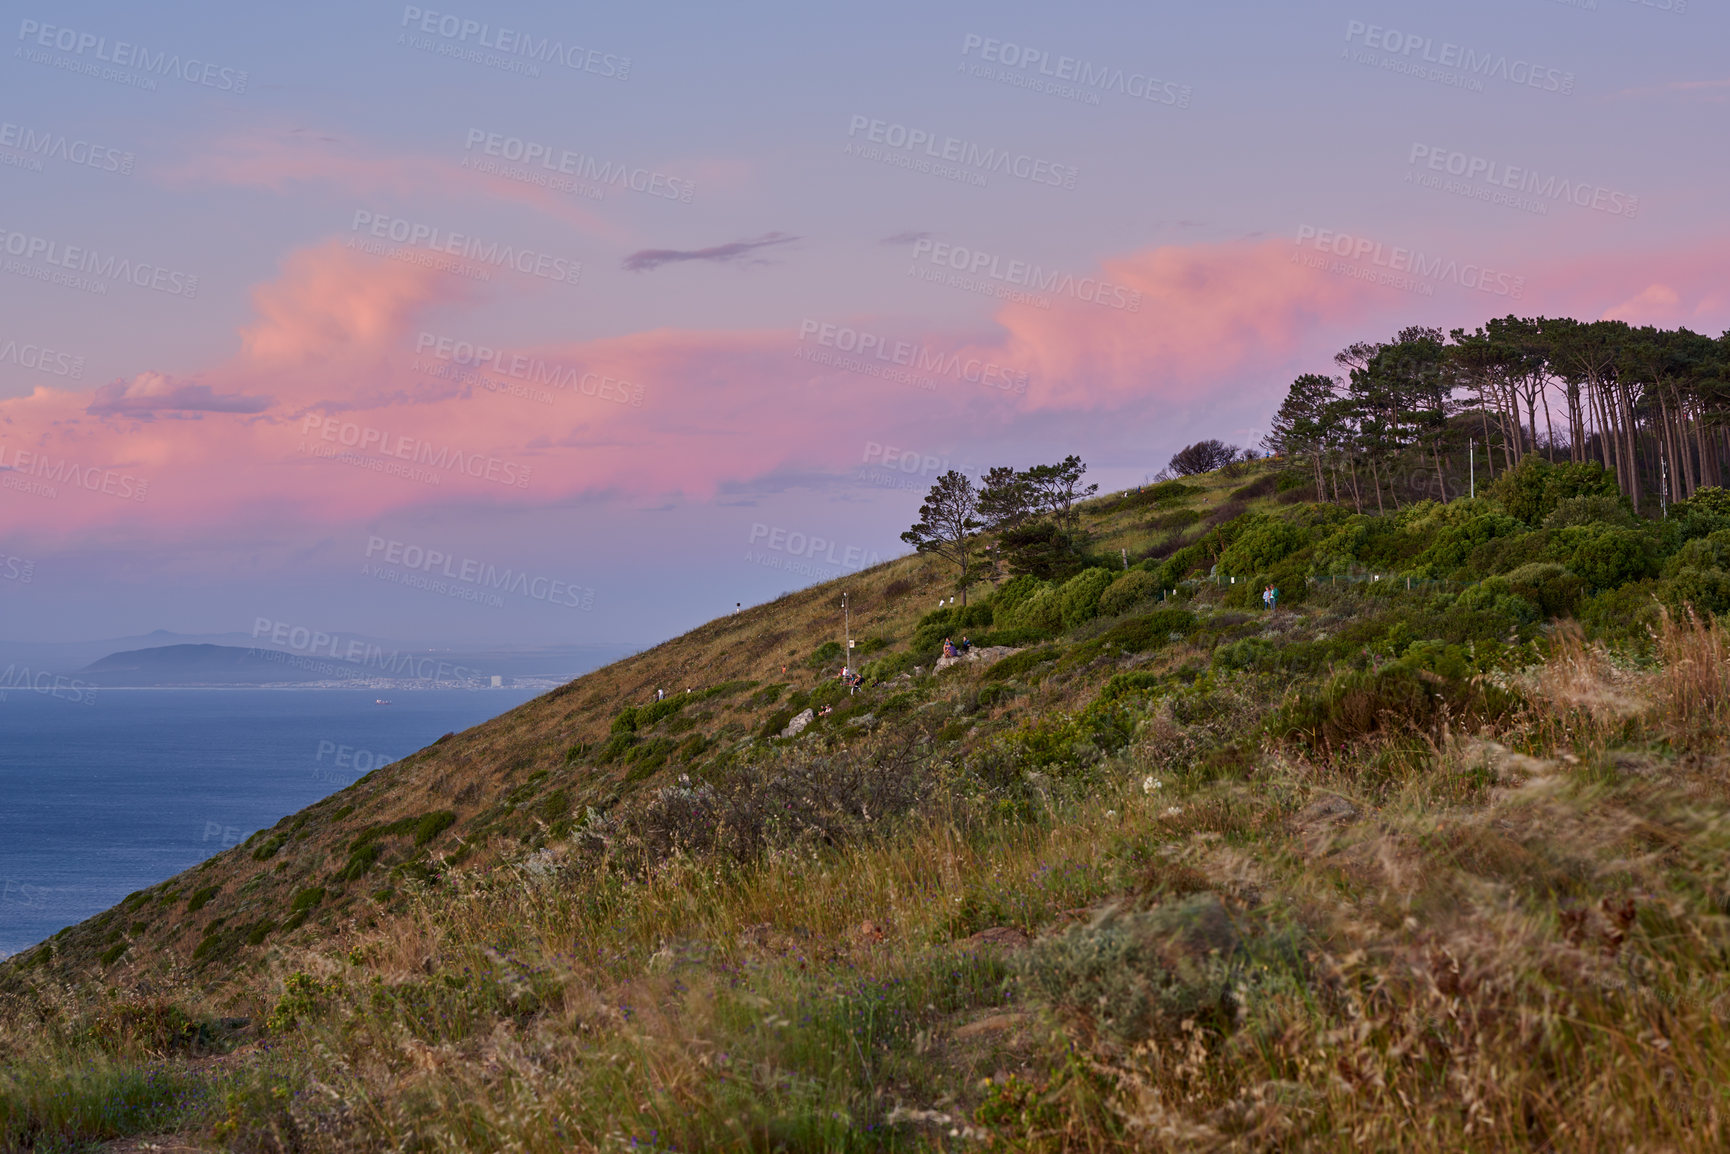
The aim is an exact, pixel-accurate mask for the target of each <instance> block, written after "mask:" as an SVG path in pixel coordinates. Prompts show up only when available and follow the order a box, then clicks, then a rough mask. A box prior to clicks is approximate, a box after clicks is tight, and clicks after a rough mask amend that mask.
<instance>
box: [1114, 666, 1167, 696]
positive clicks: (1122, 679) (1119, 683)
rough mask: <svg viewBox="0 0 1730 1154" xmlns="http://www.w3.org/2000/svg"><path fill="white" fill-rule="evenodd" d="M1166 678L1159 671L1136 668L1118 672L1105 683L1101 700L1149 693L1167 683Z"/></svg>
mask: <svg viewBox="0 0 1730 1154" xmlns="http://www.w3.org/2000/svg"><path fill="white" fill-rule="evenodd" d="M1165 680H1166V679H1165V678H1164V677H1162V676H1160V675H1159V674H1157V673H1147V672H1144V671H1140V670H1136V671H1131V672H1129V673H1118V674H1115V675H1113V676H1112V678H1111V680H1110V681H1107V682H1106V683H1105V688H1104V689H1101V690H1100V691H1099V700H1100V701H1101V702H1112V701H1116V700H1118V699H1119V698H1123V697H1129V696H1132V695H1136V694H1143V693H1149V692H1151V691H1153V690H1156V689H1158V688H1160V687H1161V686H1162V685H1164V684H1165Z"/></svg>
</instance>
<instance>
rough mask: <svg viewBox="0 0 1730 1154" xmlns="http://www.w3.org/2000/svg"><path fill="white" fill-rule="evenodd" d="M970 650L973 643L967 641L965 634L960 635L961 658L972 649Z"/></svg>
mask: <svg viewBox="0 0 1730 1154" xmlns="http://www.w3.org/2000/svg"><path fill="white" fill-rule="evenodd" d="M972 648H973V642H971V641H969V640H968V639H967V634H965V633H963V634H962V635H961V654H962V656H966V655H967V651H968V650H969V649H972Z"/></svg>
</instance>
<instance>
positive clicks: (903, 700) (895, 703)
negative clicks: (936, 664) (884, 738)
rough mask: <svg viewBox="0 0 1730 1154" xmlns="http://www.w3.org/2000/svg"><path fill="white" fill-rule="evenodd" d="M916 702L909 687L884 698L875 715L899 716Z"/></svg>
mask: <svg viewBox="0 0 1730 1154" xmlns="http://www.w3.org/2000/svg"><path fill="white" fill-rule="evenodd" d="M918 704H919V695H918V694H917V693H915V692H913V691H912V690H910V689H909V690H904V691H902V692H901V693H897V694H895V695H894V696H893V697H889V698H885V699H884V701H883V704H881V705H879V706H878V707H877V716H879V717H900V716H901V715H902V714H904V713H910V712H912V710H913V708H914V707H915V706H916V705H918ZM791 720H793V715H792V714H790V713H789V714H788V715H787V721H791ZM787 721H783V722H782V723H781V726H782V728H785V727H786V724H787Z"/></svg>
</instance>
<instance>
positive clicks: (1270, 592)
mask: <svg viewBox="0 0 1730 1154" xmlns="http://www.w3.org/2000/svg"><path fill="white" fill-rule="evenodd" d="M1267 607H1268V608H1269V609H1278V608H1279V589H1278V587H1276V586H1273V585H1269V586H1268V587H1267Z"/></svg>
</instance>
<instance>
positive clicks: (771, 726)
mask: <svg viewBox="0 0 1730 1154" xmlns="http://www.w3.org/2000/svg"><path fill="white" fill-rule="evenodd" d="M792 720H793V711H792V710H791V709H777V710H776V711H775V712H774V713H771V714H770V715H769V716H768V717H767V718H766V719H764V721H763V726H762V728H761V729H759V730H758V731H757V736H758V737H760V738H762V739H764V740H768V739H769V738H771V737H777V736H779V735H780V733H781V731H782V730H783V729H786V728H787V723H788V722H789V721H792Z"/></svg>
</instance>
